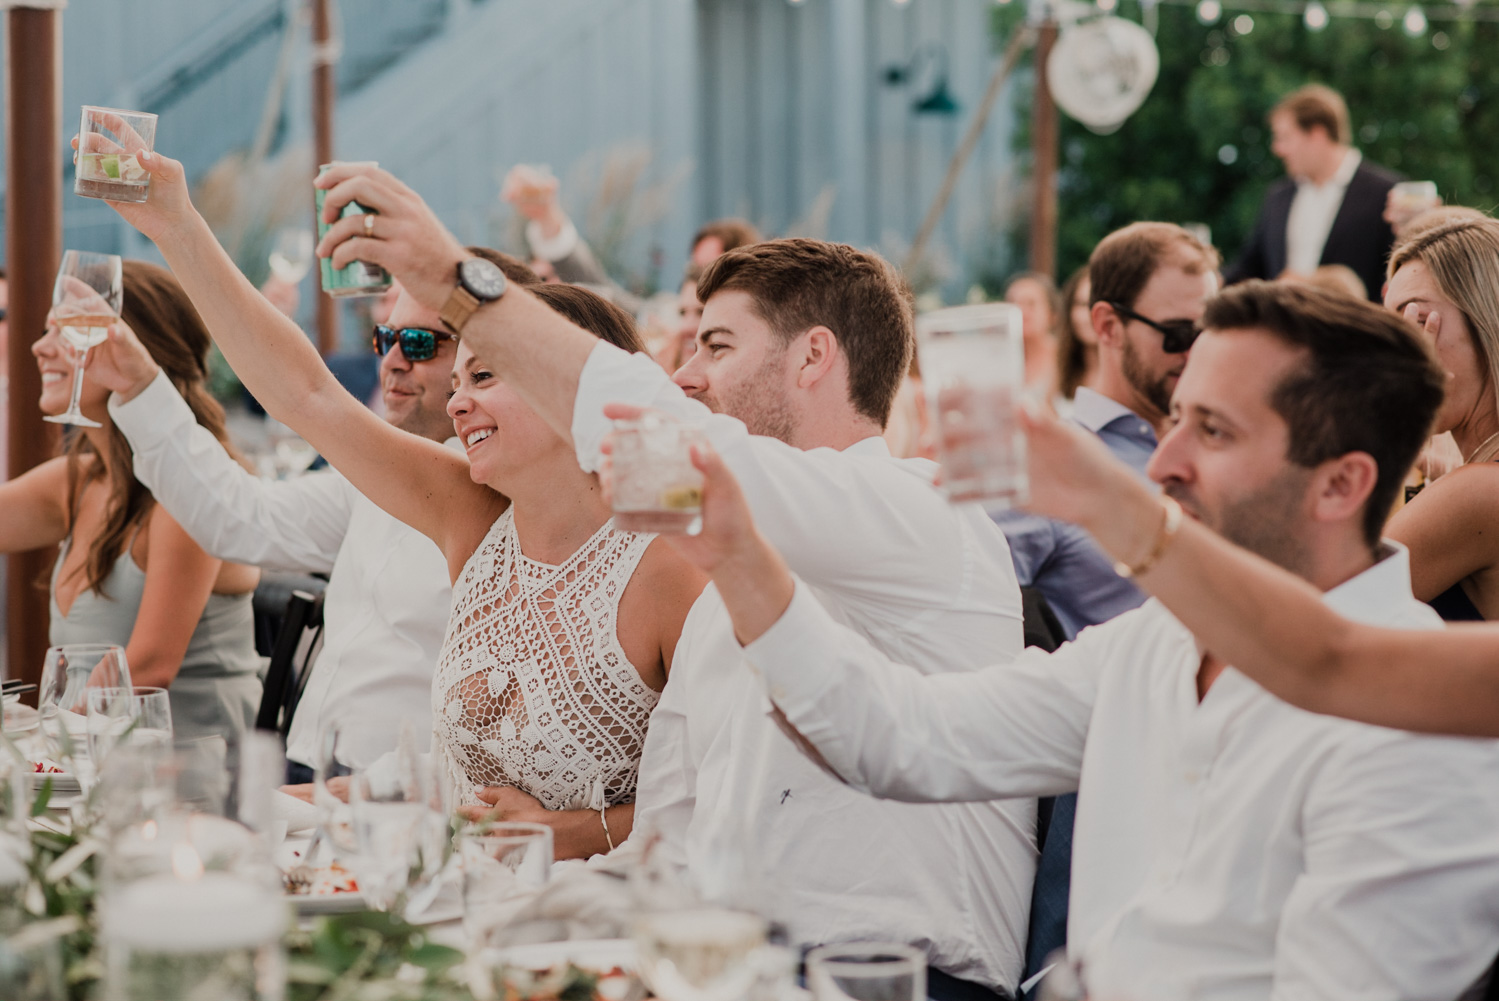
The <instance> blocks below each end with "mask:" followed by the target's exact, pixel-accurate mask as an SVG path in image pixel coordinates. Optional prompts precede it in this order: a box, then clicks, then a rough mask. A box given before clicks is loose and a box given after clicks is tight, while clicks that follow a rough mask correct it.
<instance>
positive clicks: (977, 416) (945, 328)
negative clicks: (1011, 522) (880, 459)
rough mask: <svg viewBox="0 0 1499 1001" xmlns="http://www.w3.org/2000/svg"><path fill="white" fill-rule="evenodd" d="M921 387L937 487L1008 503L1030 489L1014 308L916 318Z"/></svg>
mask: <svg viewBox="0 0 1499 1001" xmlns="http://www.w3.org/2000/svg"><path fill="white" fill-rule="evenodd" d="M916 339H917V346H918V350H919V351H920V362H921V383H922V388H923V390H924V391H925V393H926V401H927V409H928V412H929V413H930V417H931V424H932V428H933V429H934V431H935V433H936V436H937V454H938V461H939V462H940V463H941V466H942V490H943V492H944V493H946V494H947V496H948V498H949V499H951V500H954V501H975V500H976V501H984V502H986V503H988V504H990V505H993V506H1008V505H1011V504H1016V503H1020V502H1022V501H1024V500H1025V498H1026V496H1027V494H1028V492H1029V477H1028V474H1027V470H1026V452H1025V448H1026V442H1025V432H1024V431H1023V430H1022V429H1021V427H1020V422H1019V420H1018V419H1017V416H1016V412H1015V410H1016V407H1017V406H1018V405H1019V404H1020V400H1021V395H1022V393H1023V391H1024V387H1025V353H1024V347H1023V343H1022V340H1021V328H1020V310H1019V308H1018V307H1016V306H1012V305H1010V304H1009V303H1002V302H996V303H985V304H983V305H977V306H955V307H952V308H950V309H939V310H936V311H935V312H931V313H926V314H923V315H922V316H919V317H917V319H916Z"/></svg>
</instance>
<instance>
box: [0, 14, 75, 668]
mask: <svg viewBox="0 0 1499 1001" xmlns="http://www.w3.org/2000/svg"><path fill="white" fill-rule="evenodd" d="M5 45H6V53H5V105H6V107H5V122H6V129H5V149H6V151H7V154H8V155H7V156H6V158H5V261H6V273H7V280H8V283H9V292H10V303H9V305H8V307H7V310H8V312H7V318H8V327H9V335H8V338H7V339H8V341H9V344H8V345H7V353H8V361H9V369H10V403H9V413H8V415H7V421H6V425H7V426H6V434H7V442H6V446H7V452H8V460H7V465H8V467H9V468H8V469H7V470H6V472H7V474H8V475H9V477H10V478H12V479H14V478H15V477H17V476H19V475H21V474H22V473H24V472H26V471H27V470H28V469H30V468H32V467H33V466H36V465H38V464H40V463H42V462H45V461H46V460H47V459H50V458H52V457H53V456H54V455H56V454H57V443H58V433H57V425H56V424H48V423H45V422H44V421H43V420H42V415H41V412H40V411H39V410H37V405H36V401H37V399H38V397H40V396H41V392H42V379H41V374H40V373H39V372H38V371H37V367H36V361H35V359H33V358H32V357H31V342H32V341H33V340H35V339H36V337H37V336H38V335H39V334H40V333H41V330H42V328H43V327H44V326H45V325H46V322H47V311H48V310H49V309H50V308H51V307H52V283H53V281H54V280H55V278H56V277H57V267H58V263H59V262H60V261H61V260H62V176H63V175H62V172H63V164H62V153H61V150H62V136H61V134H60V129H61V125H62V103H61V102H62V14H61V12H60V11H58V10H51V9H39V8H32V7H11V8H10V9H9V10H8V11H7V12H6V17H5ZM55 558H56V550H55V549H46V550H36V551H33V552H29V553H11V554H10V556H9V557H8V559H9V565H8V568H7V574H6V578H7V585H6V589H7V592H8V594H7V600H6V607H5V612H6V620H7V623H8V627H7V629H6V658H7V664H8V671H9V674H10V676H11V677H12V678H24V679H25V680H27V681H33V682H34V681H38V680H39V679H40V675H41V673H42V658H43V657H44V656H45V655H46V652H47V645H48V644H47V627H48V615H49V612H50V605H49V603H48V600H47V592H46V591H43V590H41V589H40V588H37V587H34V586H32V585H33V582H35V581H36V580H38V579H39V578H40V577H42V575H43V574H45V573H46V572H47V571H48V570H49V569H50V568H51V566H52V561H53V560H54V559H55Z"/></svg>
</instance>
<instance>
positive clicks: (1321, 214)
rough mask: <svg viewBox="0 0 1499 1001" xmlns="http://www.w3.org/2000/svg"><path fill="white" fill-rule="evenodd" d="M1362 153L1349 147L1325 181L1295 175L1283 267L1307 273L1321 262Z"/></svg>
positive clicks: (1296, 272)
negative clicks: (1294, 192)
mask: <svg viewBox="0 0 1499 1001" xmlns="http://www.w3.org/2000/svg"><path fill="white" fill-rule="evenodd" d="M1363 159H1364V157H1363V154H1362V153H1360V152H1359V151H1358V150H1356V149H1350V150H1349V151H1348V152H1347V153H1346V154H1344V156H1343V162H1342V163H1340V164H1339V165H1338V169H1337V172H1336V173H1335V174H1333V176H1332V177H1331V178H1329V179H1328V180H1327V181H1326V182H1324V183H1322V184H1317V183H1315V182H1313V181H1311V180H1308V179H1307V178H1304V177H1298V178H1297V179H1296V194H1294V195H1292V196H1291V211H1290V214H1289V215H1288V216H1286V270H1287V271H1290V272H1292V273H1293V274H1298V275H1309V274H1311V273H1312V272H1313V271H1316V270H1317V267H1318V265H1320V264H1321V263H1322V248H1324V247H1326V246H1327V236H1328V234H1329V233H1331V232H1332V224H1333V221H1334V220H1335V219H1337V217H1338V209H1340V208H1342V207H1343V196H1344V195H1345V194H1347V193H1348V184H1349V182H1351V181H1352V180H1353V175H1354V173H1355V172H1357V170H1358V165H1359V164H1360V163H1361V162H1363Z"/></svg>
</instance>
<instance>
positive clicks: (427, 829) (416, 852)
mask: <svg viewBox="0 0 1499 1001" xmlns="http://www.w3.org/2000/svg"><path fill="white" fill-rule="evenodd" d="M391 753H392V754H393V755H394V767H393V768H389V769H365V770H361V771H356V772H354V773H353V774H351V775H350V776H349V818H350V821H351V822H352V824H353V827H354V843H355V856H354V859H353V869H354V873H355V875H356V876H358V878H359V888H360V892H361V893H362V894H363V895H364V900H365V903H367V904H369V906H370V907H371V908H373V909H374V910H377V911H386V910H397V911H399V910H401V909H403V908H404V907H405V905H406V902H407V900H408V898H409V896H410V895H411V894H412V893H413V891H421V890H424V889H426V888H427V887H429V886H430V885H431V884H432V882H433V881H434V880H436V879H437V878H438V877H439V876H440V875H441V873H442V870H443V867H444V866H445V865H446V863H447V859H448V856H449V855H450V854H451V851H450V848H451V844H452V840H451V830H450V828H449V826H448V812H447V810H446V809H445V808H444V804H443V794H442V784H441V782H440V780H439V779H438V775H437V768H436V762H435V761H434V760H433V759H432V756H431V755H430V754H421V753H419V752H418V751H417V750H416V741H415V737H414V734H413V733H412V729H411V725H410V723H409V722H403V723H402V724H401V725H400V729H399V732H398V734H397V737H396V749H395V750H394V751H393V752H391ZM334 843H335V844H337V839H335V840H334Z"/></svg>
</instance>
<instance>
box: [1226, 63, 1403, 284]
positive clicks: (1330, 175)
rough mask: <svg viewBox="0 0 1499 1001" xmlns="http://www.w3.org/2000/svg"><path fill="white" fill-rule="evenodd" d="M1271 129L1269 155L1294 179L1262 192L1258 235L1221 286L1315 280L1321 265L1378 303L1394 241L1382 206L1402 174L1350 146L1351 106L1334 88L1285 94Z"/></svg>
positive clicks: (1313, 87) (1274, 112)
mask: <svg viewBox="0 0 1499 1001" xmlns="http://www.w3.org/2000/svg"><path fill="white" fill-rule="evenodd" d="M1270 131H1271V134H1272V136H1273V141H1272V142H1271V145H1270V149H1271V152H1273V153H1274V154H1275V155H1276V156H1278V157H1280V159H1281V160H1282V161H1283V162H1284V163H1285V165H1286V173H1287V174H1288V175H1290V176H1288V177H1286V178H1284V179H1283V180H1280V181H1278V182H1276V183H1275V184H1274V185H1273V186H1271V188H1270V190H1269V191H1268V192H1267V193H1266V194H1265V201H1264V204H1263V205H1262V206H1261V207H1260V217H1259V220H1258V221H1257V222H1256V223H1255V227H1254V232H1253V233H1252V234H1251V235H1250V237H1249V242H1248V243H1247V244H1246V245H1245V247H1244V250H1243V251H1242V252H1241V253H1240V254H1239V258H1238V260H1236V261H1234V262H1233V263H1232V264H1231V265H1229V266H1228V267H1227V268H1226V269H1224V272H1223V277H1224V280H1225V281H1226V282H1227V283H1229V284H1232V283H1234V282H1237V281H1243V280H1244V279H1246V278H1278V277H1280V276H1281V275H1282V274H1283V273H1285V272H1291V273H1292V274H1296V275H1302V276H1310V275H1311V274H1312V272H1314V271H1316V270H1317V268H1318V267H1320V266H1322V265H1324V264H1343V265H1347V266H1348V267H1350V268H1352V269H1353V270H1354V271H1355V272H1356V273H1357V274H1358V276H1359V278H1360V279H1361V280H1362V281H1363V283H1364V290H1365V292H1366V293H1367V294H1368V296H1369V298H1371V299H1373V300H1375V301H1378V300H1379V297H1380V290H1381V289H1382V288H1383V286H1384V267H1385V261H1386V259H1388V257H1389V255H1390V247H1391V246H1392V245H1393V244H1394V242H1395V233H1394V231H1393V230H1391V229H1390V224H1389V223H1388V222H1386V221H1385V219H1384V209H1385V200H1386V198H1387V197H1388V196H1389V193H1390V189H1391V188H1392V187H1394V186H1395V184H1397V183H1398V182H1399V181H1400V180H1401V178H1400V176H1399V175H1398V174H1395V173H1394V172H1392V171H1389V170H1386V169H1385V168H1384V167H1381V166H1379V165H1378V164H1374V163H1370V162H1368V161H1366V160H1364V159H1363V157H1362V156H1361V155H1360V153H1359V151H1358V150H1356V149H1354V148H1353V147H1352V145H1351V140H1352V128H1351V126H1350V125H1349V121H1348V105H1347V104H1345V103H1344V101H1343V98H1342V95H1340V94H1339V93H1338V92H1337V91H1335V90H1333V89H1332V88H1330V87H1324V86H1321V85H1320V84H1310V85H1308V86H1305V87H1302V88H1300V89H1299V90H1295V91H1292V92H1291V93H1290V94H1287V95H1286V96H1285V97H1284V98H1282V99H1281V101H1280V103H1279V104H1277V105H1276V106H1275V108H1274V110H1272V111H1271V112H1270Z"/></svg>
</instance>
